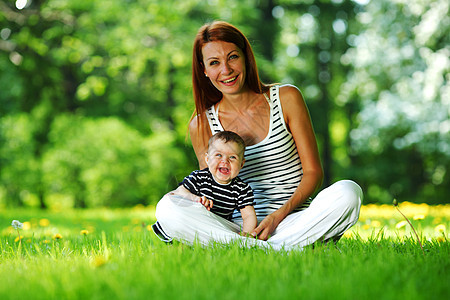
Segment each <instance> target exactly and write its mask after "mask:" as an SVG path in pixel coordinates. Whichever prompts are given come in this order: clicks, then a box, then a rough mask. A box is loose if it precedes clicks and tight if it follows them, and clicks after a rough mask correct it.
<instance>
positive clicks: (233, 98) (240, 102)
mask: <svg viewBox="0 0 450 300" xmlns="http://www.w3.org/2000/svg"><path fill="white" fill-rule="evenodd" d="M261 96H262V95H261V94H257V93H255V92H253V91H252V90H250V89H248V90H246V91H244V92H241V93H239V94H236V95H224V96H223V98H222V100H221V101H220V102H219V104H220V110H222V111H235V112H240V111H246V110H248V109H249V107H251V106H254V105H255V102H257V100H258V98H259V97H261Z"/></svg>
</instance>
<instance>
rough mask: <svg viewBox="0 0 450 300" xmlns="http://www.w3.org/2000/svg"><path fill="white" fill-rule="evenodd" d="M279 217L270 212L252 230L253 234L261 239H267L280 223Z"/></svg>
mask: <svg viewBox="0 0 450 300" xmlns="http://www.w3.org/2000/svg"><path fill="white" fill-rule="evenodd" d="M279 223H280V222H279V221H277V218H276V217H275V216H274V215H273V214H270V215H268V216H267V217H265V218H264V219H263V220H262V221H261V223H259V225H258V226H257V227H256V228H255V229H254V230H253V231H252V233H251V235H252V236H254V237H257V238H258V239H259V240H263V241H267V239H268V238H269V237H270V235H271V234H272V233H273V232H274V231H275V229H276V228H277V226H278V224H279Z"/></svg>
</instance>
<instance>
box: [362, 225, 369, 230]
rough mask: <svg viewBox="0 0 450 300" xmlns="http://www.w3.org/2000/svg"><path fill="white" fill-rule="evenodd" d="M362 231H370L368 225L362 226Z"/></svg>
mask: <svg viewBox="0 0 450 300" xmlns="http://www.w3.org/2000/svg"><path fill="white" fill-rule="evenodd" d="M362 229H363V230H368V229H370V225H369V224H364V225H363V226H362Z"/></svg>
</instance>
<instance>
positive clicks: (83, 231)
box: [80, 229, 89, 235]
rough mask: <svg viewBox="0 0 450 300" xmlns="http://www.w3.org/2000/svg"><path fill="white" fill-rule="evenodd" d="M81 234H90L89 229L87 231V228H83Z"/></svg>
mask: <svg viewBox="0 0 450 300" xmlns="http://www.w3.org/2000/svg"><path fill="white" fill-rule="evenodd" d="M80 234H81V235H88V234H89V231H87V230H86V229H83V230H81V231H80Z"/></svg>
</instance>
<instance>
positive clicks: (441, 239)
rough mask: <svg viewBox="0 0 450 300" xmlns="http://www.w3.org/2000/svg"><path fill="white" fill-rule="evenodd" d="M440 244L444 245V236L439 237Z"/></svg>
mask: <svg viewBox="0 0 450 300" xmlns="http://www.w3.org/2000/svg"><path fill="white" fill-rule="evenodd" d="M436 240H437V241H438V242H439V243H443V242H445V237H443V236H438V238H437V239H436Z"/></svg>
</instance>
